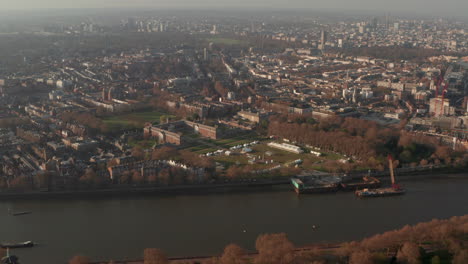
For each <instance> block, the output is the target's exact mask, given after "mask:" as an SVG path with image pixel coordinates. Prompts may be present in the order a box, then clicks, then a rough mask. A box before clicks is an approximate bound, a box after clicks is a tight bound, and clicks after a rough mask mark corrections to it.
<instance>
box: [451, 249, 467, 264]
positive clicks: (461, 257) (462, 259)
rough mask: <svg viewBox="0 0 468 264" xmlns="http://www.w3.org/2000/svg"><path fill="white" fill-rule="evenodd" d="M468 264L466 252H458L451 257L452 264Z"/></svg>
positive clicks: (465, 250)
mask: <svg viewBox="0 0 468 264" xmlns="http://www.w3.org/2000/svg"><path fill="white" fill-rule="evenodd" d="M466 263H468V250H467V249H464V250H460V251H459V252H458V253H456V254H455V256H453V260H452V264H466Z"/></svg>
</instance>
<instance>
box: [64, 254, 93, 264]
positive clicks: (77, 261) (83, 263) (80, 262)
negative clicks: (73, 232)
mask: <svg viewBox="0 0 468 264" xmlns="http://www.w3.org/2000/svg"><path fill="white" fill-rule="evenodd" d="M68 263H69V264H89V263H90V260H89V258H87V257H85V256H74V257H73V258H72V259H70V261H69V262H68Z"/></svg>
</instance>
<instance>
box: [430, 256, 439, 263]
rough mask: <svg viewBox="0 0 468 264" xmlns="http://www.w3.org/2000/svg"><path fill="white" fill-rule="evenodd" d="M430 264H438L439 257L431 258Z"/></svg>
mask: <svg viewBox="0 0 468 264" xmlns="http://www.w3.org/2000/svg"><path fill="white" fill-rule="evenodd" d="M431 264H440V257H439V256H434V257H432V259H431Z"/></svg>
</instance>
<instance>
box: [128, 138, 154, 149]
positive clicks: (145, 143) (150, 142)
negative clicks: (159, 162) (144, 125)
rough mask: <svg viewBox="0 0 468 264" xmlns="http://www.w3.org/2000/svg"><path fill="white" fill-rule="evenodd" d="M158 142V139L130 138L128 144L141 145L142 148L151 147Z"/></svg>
mask: <svg viewBox="0 0 468 264" xmlns="http://www.w3.org/2000/svg"><path fill="white" fill-rule="evenodd" d="M157 143H158V140H157V139H152V138H150V139H143V140H129V141H128V145H130V146H132V147H140V148H142V149H150V148H152V147H153V146H154V145H155V144H157Z"/></svg>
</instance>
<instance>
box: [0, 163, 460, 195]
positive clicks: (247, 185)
mask: <svg viewBox="0 0 468 264" xmlns="http://www.w3.org/2000/svg"><path fill="white" fill-rule="evenodd" d="M445 171H446V170H445ZM362 175H364V173H363V174H355V175H354V177H361V176H362ZM376 177H377V178H378V179H379V180H381V181H382V182H383V183H385V184H387V183H389V182H390V179H389V178H388V176H387V175H379V176H376ZM427 178H468V173H460V172H459V171H454V172H445V173H444V169H434V170H428V171H411V172H408V173H405V174H403V175H398V176H397V181H398V182H405V181H409V180H415V179H416V180H423V179H427ZM289 185H290V180H289V178H281V179H270V180H261V179H258V180H257V179H251V180H249V181H240V182H225V183H211V184H197V185H177V186H158V187H113V188H103V189H90V190H66V191H28V192H0V200H17V199H54V198H100V197H102V198H105V197H110V198H112V197H125V196H138V195H180V194H192V195H196V194H219V193H235V192H263V191H271V190H274V189H281V190H286V189H287V188H288V187H289ZM277 186H281V188H278V187H277Z"/></svg>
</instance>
